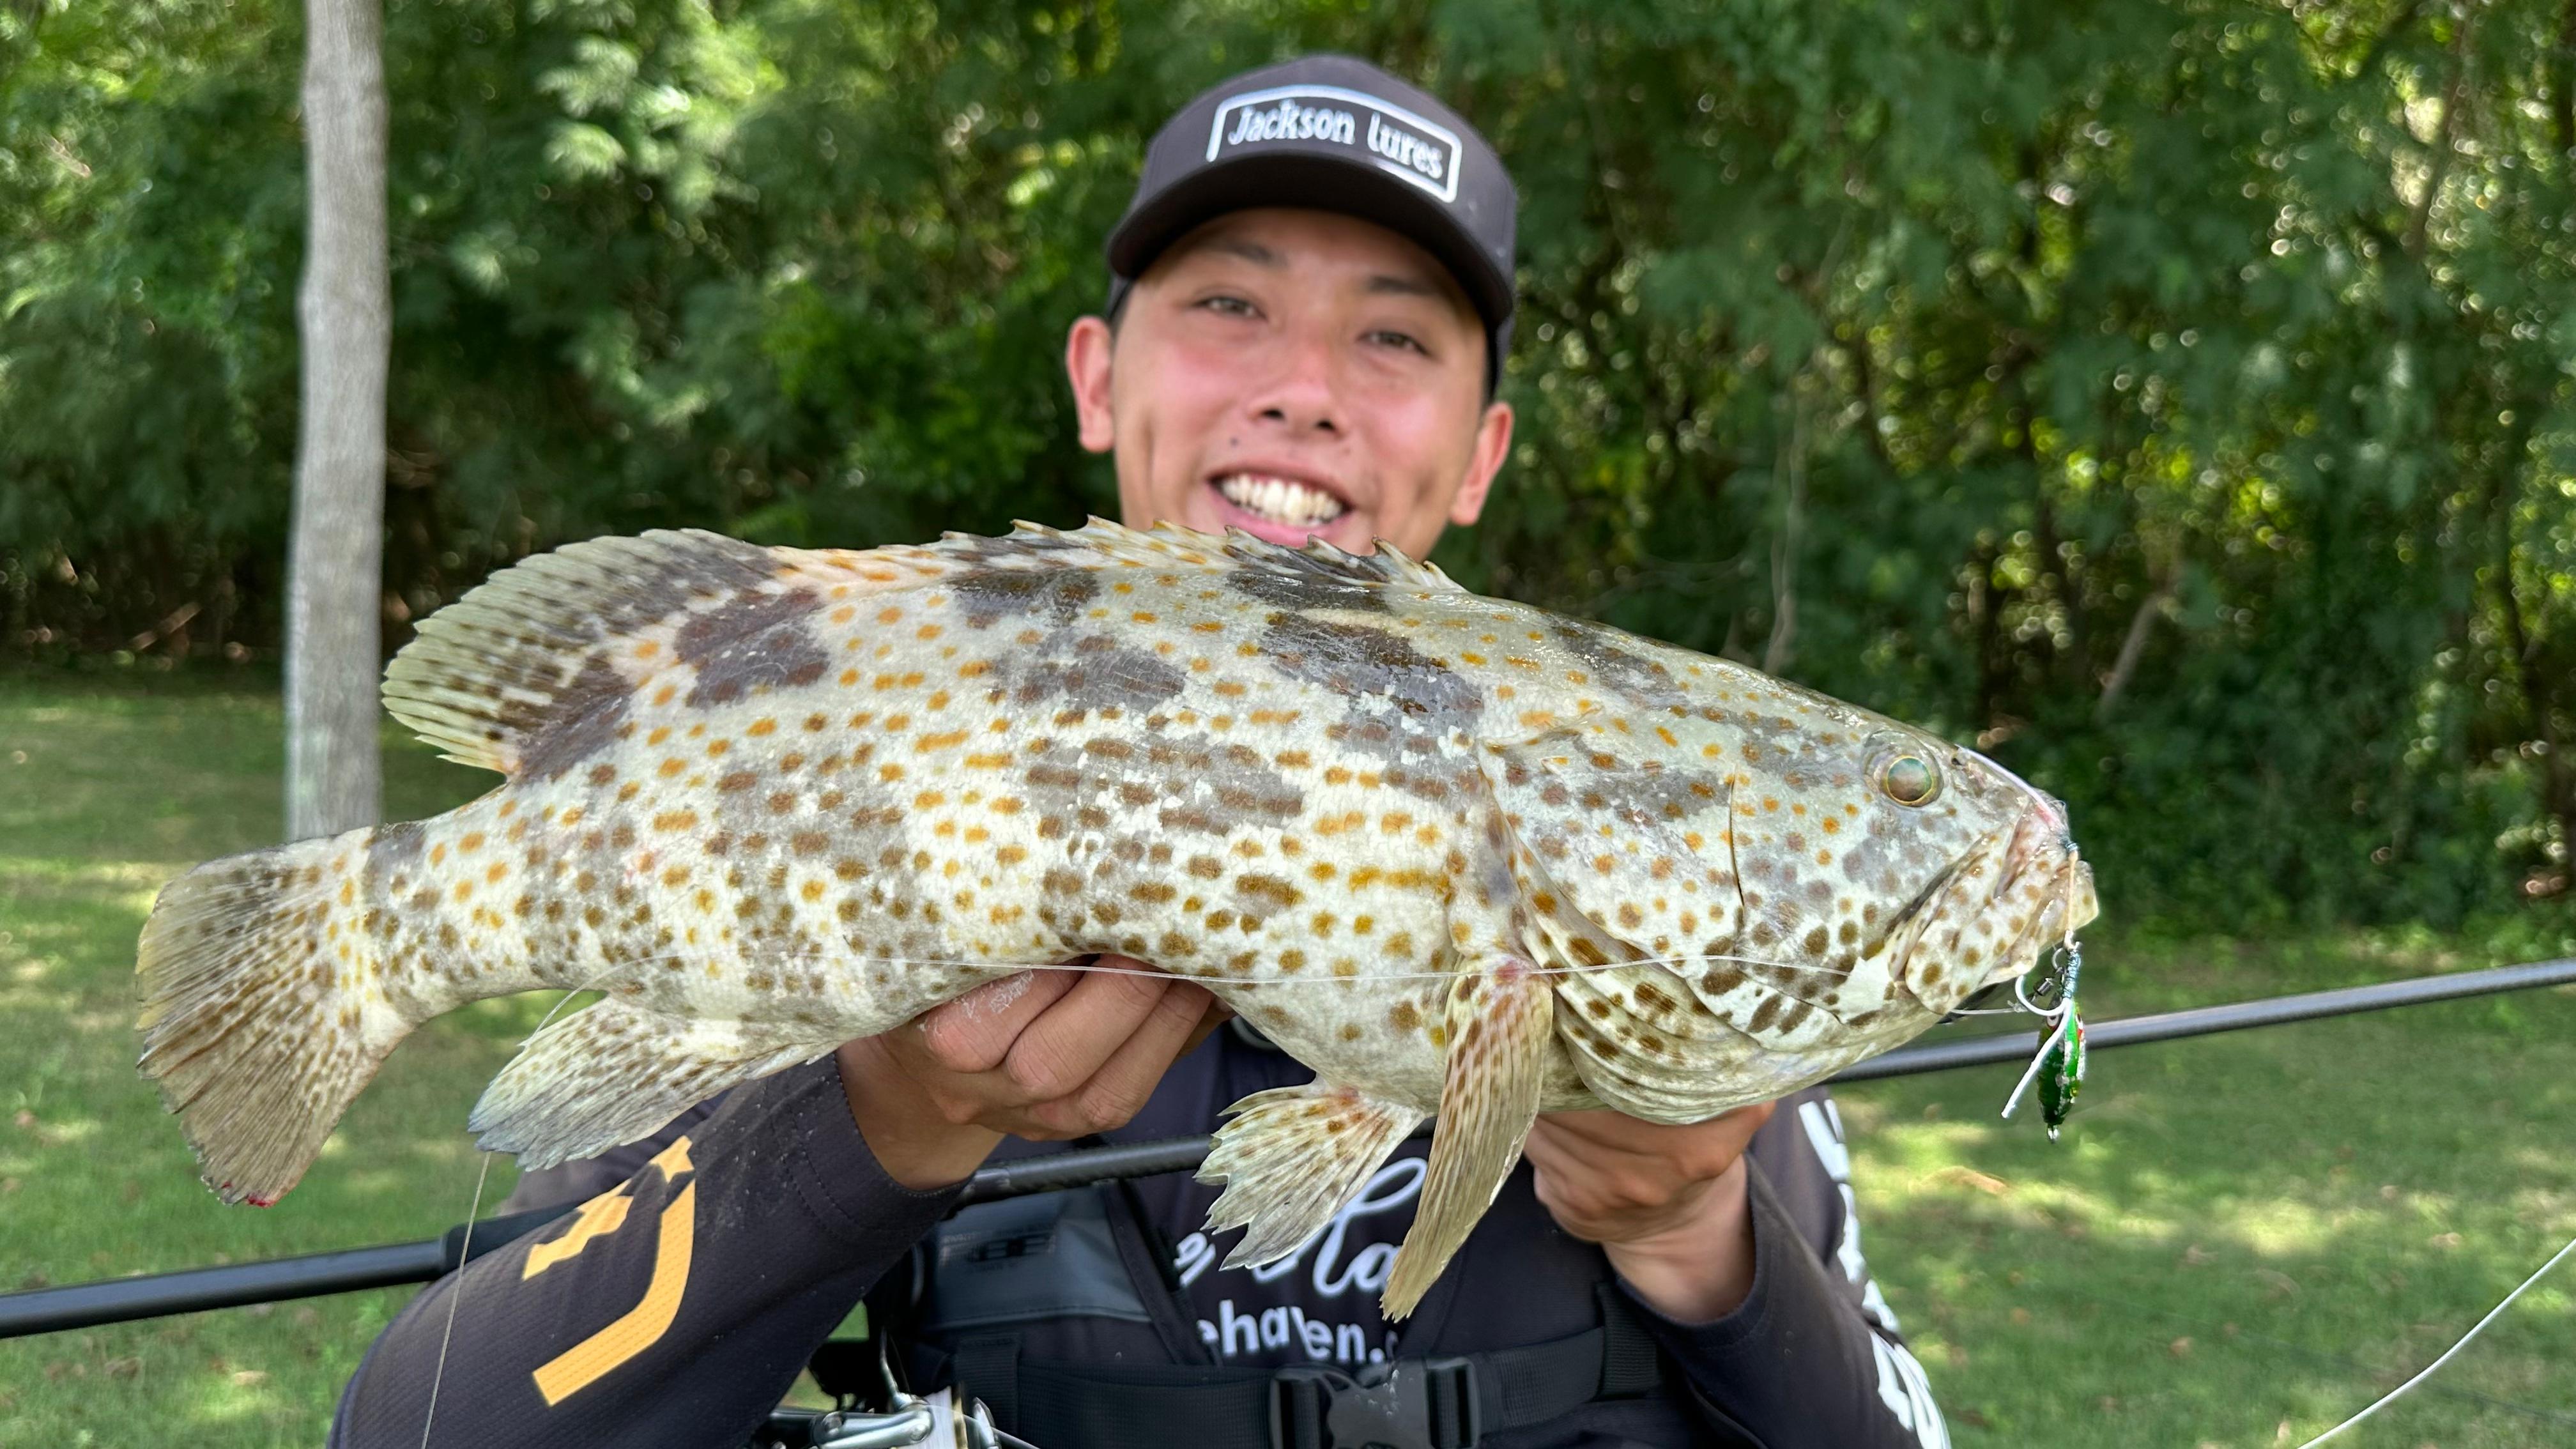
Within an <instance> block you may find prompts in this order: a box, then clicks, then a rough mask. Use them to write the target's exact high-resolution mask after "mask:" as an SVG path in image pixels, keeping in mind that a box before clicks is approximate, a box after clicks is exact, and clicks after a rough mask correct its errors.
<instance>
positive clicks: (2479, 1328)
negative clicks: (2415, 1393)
mask: <svg viewBox="0 0 2576 1449" xmlns="http://www.w3.org/2000/svg"><path fill="white" fill-rule="evenodd" d="M2570 1253H2576V1238H2571V1239H2569V1240H2568V1243H2567V1246H2566V1247H2563V1248H2561V1249H2559V1250H2558V1251H2557V1252H2555V1253H2553V1254H2551V1255H2550V1258H2549V1261H2548V1262H2546V1263H2543V1264H2541V1265H2540V1267H2539V1268H2538V1269H2536V1270H2534V1271H2533V1273H2532V1275H2531V1276H2530V1277H2528V1278H2525V1279H2523V1280H2522V1286H2521V1287H2518V1288H2516V1289H2514V1290H2513V1291H2512V1292H2510V1293H2508V1294H2506V1295H2504V1301H2503V1302H2501V1303H2498V1304H2497V1305H2496V1306H2495V1307H2493V1308H2490V1309H2488V1310H2487V1316H2486V1317H2484V1318H2481V1319H2479V1320H2478V1321H2477V1323H2476V1324H2475V1325H2474V1326H2472V1327H2471V1328H2470V1329H2469V1331H2468V1332H2466V1333H2464V1334H2461V1335H2460V1341H2459V1342H2457V1343H2454V1344H2452V1345H2451V1346H2450V1347H2449V1348H2446V1349H2444V1350H2442V1356H2441V1357H2440V1358H2437V1359H2435V1360H2433V1361H2432V1362H2431V1363H2428V1364H2426V1365H2424V1367H2423V1368H2422V1369H2420V1370H2418V1371H2417V1373H2416V1375H2415V1376H2414V1377H2413V1378H2411V1379H2408V1380H2407V1381H2406V1382H2404V1383H2402V1384H2399V1385H2398V1386H2397V1387H2395V1388H2393V1389H2390V1390H2389V1391H2388V1392H2387V1393H2385V1394H2382V1395H2380V1396H2379V1398H2378V1400H2377V1401H2375V1402H2373V1403H2372V1404H2371V1406H2370V1407H2369V1408H2366V1409H2364V1410H2362V1411H2361V1412H2360V1413H2358V1414H2355V1415H2353V1416H2352V1417H2351V1418H2349V1419H2346V1420H2344V1421H2343V1422H2342V1423H2340V1424H2337V1425H2335V1426H2334V1427H2333V1428H2331V1429H2328V1430H2327V1431H2325V1432H2324V1433H2322V1434H2319V1435H2318V1436H2317V1437H2315V1438H2313V1439H2310V1440H2309V1441H2308V1442H2307V1443H2305V1444H2302V1445H2300V1446H2299V1449H2316V1446H2318V1445H2319V1444H2323V1443H2324V1442H2326V1441H2327V1440H2328V1439H2331V1438H2333V1437H2335V1436H2336V1435H2338V1434H2340V1433H2342V1432H2343V1431H2344V1430H2346V1429H2349V1428H2351V1427H2352V1426H2354V1425H2355V1424H2358V1423H2360V1422H2361V1421H2362V1420H2364V1419H2367V1418H2369V1417H2370V1416H2371V1415H2373V1414H2376V1413H2378V1412H2379V1411H2380V1410H2382V1409H2384V1408H2386V1407H2388V1406H2389V1405H2390V1404H2393V1403H2395V1402H2397V1400H2398V1399H2400V1398H2402V1397H2404V1396H2405V1395H2406V1393H2407V1392H2408V1391H2409V1390H2411V1389H2413V1388H2414V1387H2415V1386H2416V1385H2418V1384H2420V1383H2422V1382H2424V1381H2425V1380H2426V1379H2429V1378H2431V1377H2432V1376H2433V1374H2434V1372H2435V1371H2436V1370H2438V1369H2439V1368H2441V1366H2442V1365H2444V1364H2446V1363H2449V1362H2450V1361H2451V1360H2452V1358H2453V1357H2455V1356H2456V1355H2458V1353H2459V1351H2460V1350H2461V1349H2464V1348H2466V1347H2468V1346H2469V1340H2471V1339H2473V1338H2475V1337H2477V1336H2478V1335H2479V1334H2481V1333H2484V1332H2485V1331H2486V1327H2487V1325H2488V1324H2490V1323H2493V1322H2495V1321H2496V1319H2498V1318H2499V1317H2502V1316H2503V1314H2504V1311H2505V1310H2506V1309H2508V1308H2511V1307H2512V1306H2513V1300H2515V1299H2517V1298H2520V1297H2521V1296H2522V1295H2523V1294H2524V1293H2525V1292H2526V1291H2528V1290H2529V1289H2530V1287H2531V1285H2532V1284H2534V1283H2537V1282H2539V1281H2540V1280H2541V1279H2542V1278H2545V1277H2547V1276H2548V1275H2549V1270H2550V1269H2552V1268H2555V1267H2557V1266H2558V1264H2559V1261H2560V1260H2561V1259H2564V1258H2565V1257H2566V1256H2567V1255H2568V1254H2570Z"/></svg>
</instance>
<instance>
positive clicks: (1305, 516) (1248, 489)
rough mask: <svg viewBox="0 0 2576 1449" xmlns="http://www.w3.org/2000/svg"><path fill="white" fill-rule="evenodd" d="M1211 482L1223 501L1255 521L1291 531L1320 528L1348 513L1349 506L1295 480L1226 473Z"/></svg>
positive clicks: (1268, 475) (1312, 486) (1263, 475)
mask: <svg viewBox="0 0 2576 1449" xmlns="http://www.w3.org/2000/svg"><path fill="white" fill-rule="evenodd" d="M1214 483H1215V487H1216V491H1217V492H1218V494H1219V495H1221V496H1222V497H1223V498H1224V499H1225V501H1226V502H1228V503H1231V504H1233V505H1234V506H1235V507H1237V508H1240V509H1242V510H1243V511H1244V512H1246V513H1249V514H1251V515H1253V516H1254V517H1256V518H1260V519H1264V520H1267V521H1268V522H1271V523H1280V524H1286V525H1287V526H1289V527H1291V528H1320V527H1322V526H1324V525H1325V524H1328V523H1331V522H1332V521H1333V520H1334V519H1337V518H1339V517H1341V516H1342V515H1343V514H1345V513H1348V512H1350V505H1349V504H1346V503H1344V502H1343V501H1342V500H1340V499H1338V498H1335V497H1334V496H1333V495H1332V494H1330V493H1327V492H1325V491H1324V490H1323V489H1321V488H1317V487H1315V486H1314V485H1312V484H1309V483H1301V482H1299V481H1297V480H1296V479H1294V478H1280V477H1274V476H1272V475H1270V474H1266V473H1229V474H1226V475H1224V476H1222V477H1220V478H1217V479H1215V480H1214Z"/></svg>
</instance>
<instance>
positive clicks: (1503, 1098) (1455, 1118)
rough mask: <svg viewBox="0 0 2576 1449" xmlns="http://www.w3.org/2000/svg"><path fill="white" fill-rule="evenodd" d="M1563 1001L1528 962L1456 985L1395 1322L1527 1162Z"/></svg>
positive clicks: (1392, 1283)
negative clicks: (1558, 1004) (1445, 1063)
mask: <svg viewBox="0 0 2576 1449" xmlns="http://www.w3.org/2000/svg"><path fill="white" fill-rule="evenodd" d="M1555 1001H1556V994H1555V992H1553V991H1552V990H1550V989H1549V985H1548V978H1547V977H1546V976H1545V975H1544V974H1542V973H1541V972H1540V971H1539V970H1538V969H1537V968H1536V967H1534V966H1531V965H1529V964H1528V963H1526V962H1518V961H1512V962H1505V963H1503V964H1501V965H1499V966H1496V967H1493V968H1491V969H1487V970H1483V971H1477V972H1473V973H1462V974H1461V975H1460V976H1459V977H1458V978H1457V980H1456V981H1455V982H1454V983H1453V984H1452V985H1451V986H1450V988H1449V1010H1448V1025H1447V1031H1448V1048H1449V1067H1448V1074H1447V1076H1446V1077H1444V1078H1443V1079H1442V1081H1441V1086H1440V1118H1439V1121H1438V1123H1437V1125H1435V1126H1434V1127H1433V1128H1432V1133H1431V1163H1430V1170H1429V1171H1428V1172H1427V1173H1425V1174H1424V1176H1423V1179H1422V1202H1421V1206H1420V1207H1418V1208H1416V1209H1415V1210H1414V1215H1413V1227H1412V1228H1411V1229H1410V1230H1409V1231H1407V1232H1406V1233H1405V1235H1404V1246H1403V1247H1402V1248H1401V1249H1399V1250H1398V1251H1397V1252H1396V1255H1395V1264H1394V1267H1393V1268H1392V1269H1391V1270H1390V1271H1389V1272H1388V1274H1387V1279H1386V1296H1385V1299H1384V1301H1383V1304H1382V1306H1383V1307H1384V1309H1385V1312H1386V1316H1387V1318H1388V1319H1389V1320H1390V1321H1392V1320H1396V1319H1402V1318H1408V1317H1411V1316H1412V1313H1413V1310H1414V1309H1415V1308H1416V1307H1417V1306H1419V1305H1420V1304H1421V1302H1422V1295H1423V1294H1425V1293H1428V1292H1430V1291H1431V1284H1432V1282H1433V1281H1434V1280H1435V1279H1437V1278H1438V1277H1439V1276H1440V1270H1441V1269H1443V1268H1445V1267H1447V1266H1448V1265H1449V1260H1450V1258H1451V1257H1453V1256H1455V1255H1456V1253H1457V1251H1458V1249H1459V1246H1460V1245H1461V1244H1463V1243H1465V1242H1466V1241H1467V1234H1468V1232H1469V1231H1471V1230H1472V1229H1473V1228H1474V1227H1475V1226H1476V1220H1477V1219H1479V1218H1481V1217H1483V1216H1484V1215H1485V1209H1486V1208H1488V1207H1491V1206H1493V1202H1494V1194H1495V1193H1497V1192H1500V1191H1501V1190H1502V1187H1503V1179H1505V1178H1507V1177H1509V1176H1511V1171H1512V1168H1513V1166H1514V1165H1515V1164H1517V1163H1518V1162H1519V1161H1520V1160H1521V1144H1522V1143H1523V1142H1525V1141H1526V1140H1528V1138H1529V1130H1530V1124H1531V1123H1533V1122H1536V1121H1537V1120H1538V1104H1539V1094H1540V1089H1541V1088H1542V1087H1543V1086H1544V1085H1545V1082H1546V1077H1547V1052H1548V1044H1549V1042H1550V1041H1551V1040H1552V1039H1553V1038H1554V1035H1555V1030H1556V1008H1555Z"/></svg>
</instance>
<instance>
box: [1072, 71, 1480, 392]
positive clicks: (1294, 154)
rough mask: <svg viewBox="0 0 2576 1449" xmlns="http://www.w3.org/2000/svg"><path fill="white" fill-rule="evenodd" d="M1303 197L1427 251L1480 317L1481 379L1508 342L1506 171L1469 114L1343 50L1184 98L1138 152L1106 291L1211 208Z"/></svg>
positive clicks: (1116, 297)
mask: <svg viewBox="0 0 2576 1449" xmlns="http://www.w3.org/2000/svg"><path fill="white" fill-rule="evenodd" d="M1256 206H1300V207H1312V208H1315V209H1317V210H1320V211H1337V212H1341V213H1343V214H1345V215H1348V216H1356V217H1359V218H1360V219H1362V220H1364V221H1373V222H1376V223H1377V224H1378V225H1380V226H1382V227H1385V228H1386V229H1387V230H1389V231H1392V232H1395V233H1397V234H1398V235H1400V236H1403V237H1406V238H1408V239H1409V240H1411V241H1413V242H1414V243H1415V244H1416V245H1418V246H1420V247H1421V248H1422V249H1423V250H1424V251H1427V252H1429V253H1431V255H1432V256H1433V257H1434V258H1436V259H1437V260H1438V261H1439V262H1440V263H1441V265H1443V266H1445V267H1447V268H1448V269H1449V272H1450V274H1451V275H1452V276H1454V277H1456V278H1457V279H1458V285H1459V287H1460V289H1461V290H1463V291H1464V292H1465V293H1466V294H1467V300H1468V301H1469V302H1470V303H1472V304H1473V305H1474V306H1475V308H1476V312H1477V315H1478V316H1480V317H1482V318H1483V319H1484V322H1485V349H1486V351H1485V366H1486V373H1485V381H1486V385H1487V386H1488V387H1489V388H1490V387H1492V386H1493V385H1494V384H1495V383H1496V382H1498V381H1499V380H1500V379H1501V377H1502V370H1503V355H1504V354H1505V353H1506V352H1507V351H1509V350H1510V347H1511V340H1512V257H1513V246H1512V228H1513V224H1514V218H1515V215H1516V213H1517V211H1518V209H1519V198H1518V195H1517V194H1516V193H1515V192H1514V191H1513V189H1512V178H1511V175H1510V173H1508V172H1506V171H1505V170H1504V169H1503V161H1502V158H1501V157H1500V156H1497V155H1495V154H1494V148H1493V146H1492V145H1491V144H1489V143H1488V142H1487V141H1486V140H1485V138H1484V137H1483V136H1481V135H1478V134H1477V132H1476V128H1475V127H1473V126H1471V125H1469V124H1467V121H1466V118H1465V117H1463V116H1460V115H1459V114H1458V113H1457V112H1456V111H1453V110H1451V109H1449V108H1448V107H1447V106H1445V105H1443V104H1441V103H1440V101H1439V100H1438V99H1437V98H1436V97H1434V96H1432V95H1431V94H1430V93H1429V92H1427V91H1424V90H1422V89H1420V88H1418V87H1416V86H1411V85H1407V84H1406V83H1405V82H1403V81H1400V80H1398V79H1396V78H1395V77H1394V76H1391V75H1389V74H1387V73H1386V72H1385V71H1383V70H1380V69H1378V68H1377V67H1376V66H1373V65H1371V64H1369V63H1368V62H1367V61H1364V60H1359V59H1356V58H1354V57H1352V56H1347V55H1308V56H1300V57H1298V58H1297V59H1295V60H1291V61H1286V62H1284V63H1282V64H1279V65H1274V66H1268V67H1265V68H1263V69H1261V70H1255V71H1246V72H1245V73H1243V74H1242V75H1239V76H1236V77H1234V78H1233V79H1232V80H1229V81H1226V82H1225V83H1224V84H1222V85H1219V86H1217V87H1215V88H1214V89H1212V90H1208V91H1204V92H1202V93H1200V95H1199V96H1198V98H1197V99H1195V100H1193V101H1191V102H1190V103H1189V104H1188V105H1186V106H1183V107H1181V109H1180V110H1179V112H1177V113H1176V114H1174V115H1173V117H1172V119H1171V120H1169V121H1167V122H1165V123H1164V124H1163V129H1162V130H1160V131H1158V132H1156V133H1155V134H1154V140H1153V143H1152V144H1151V145H1149V146H1147V147H1146V149H1145V174H1144V176H1143V177H1142V178H1141V179H1139V180H1138V182H1137V184H1136V195H1135V197H1134V199H1132V200H1130V201H1129V202H1128V203H1127V214H1126V215H1125V216H1124V217H1122V218H1120V220H1119V222H1118V225H1117V226H1116V227H1115V228H1114V229H1112V230H1111V231H1110V233H1109V248H1108V251H1109V300H1108V303H1107V307H1106V310H1107V311H1108V312H1109V314H1110V315H1112V316H1115V315H1116V314H1117V311H1118V307H1119V304H1120V303H1122V302H1124V301H1125V300H1126V297H1127V291H1128V289H1129V288H1130V287H1132V286H1134V285H1135V282H1136V279H1137V278H1138V277H1141V276H1143V275H1144V274H1145V269H1146V268H1148V267H1150V266H1152V265H1153V264H1154V259H1155V258H1156V257H1159V256H1161V255H1162V254H1163V251H1164V249H1165V248H1167V247H1169V246H1171V244H1172V243H1174V242H1176V241H1179V240H1180V239H1181V238H1182V237H1184V236H1186V235H1188V234H1189V232H1190V230H1191V229H1192V228H1194V227H1196V226H1198V225H1199V224H1200V223H1201V222H1204V221H1207V220H1209V219H1210V218H1212V217H1217V216H1222V215H1224V214H1225V213H1227V212H1229V211H1242V210H1245V209H1246V208H1249V207H1256Z"/></svg>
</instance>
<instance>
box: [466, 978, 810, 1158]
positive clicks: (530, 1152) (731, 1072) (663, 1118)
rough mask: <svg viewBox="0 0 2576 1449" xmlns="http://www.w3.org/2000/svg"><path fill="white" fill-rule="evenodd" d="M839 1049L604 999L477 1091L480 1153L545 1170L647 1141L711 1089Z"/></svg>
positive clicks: (547, 1034) (533, 1044)
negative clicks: (512, 1157) (509, 1155)
mask: <svg viewBox="0 0 2576 1449" xmlns="http://www.w3.org/2000/svg"><path fill="white" fill-rule="evenodd" d="M836 1044H837V1043H835V1042H832V1041H822V1042H816V1041H813V1040H810V1039H799V1038H791V1037H788V1036H786V1035H784V1034H781V1033H776V1032H774V1031H772V1030H771V1029H768V1028H764V1027H760V1026H755V1025H750V1024H746V1023H740V1022H729V1021H686V1020H682V1019H680V1018H678V1017H672V1016H663V1015H660V1014H658V1013H655V1012H650V1011H645V1010H642V1009H640V1008H637V1007H633V1006H629V1005H627V1004H626V1003H624V1002H621V1001H614V1000H611V1001H602V1002H599V1003H597V1004H596V1005H593V1006H591V1007H589V1008H587V1009H585V1010H582V1011H579V1012H576V1013H574V1014H573V1015H571V1016H568V1017H565V1018H564V1019H563V1020H561V1021H558V1022H556V1023H554V1024H553V1025H551V1026H549V1027H547V1028H546V1029H545V1030H543V1031H540V1032H538V1033H537V1034H536V1035H535V1036H533V1037H530V1038H529V1039H528V1043H527V1045H525V1046H524V1047H521V1048H520V1049H519V1054H518V1055H517V1056H516V1057H513V1058H511V1060H510V1064H509V1065H508V1066H506V1067H503V1068H502V1069H501V1075H499V1076H497V1077H495V1078H493V1079H492V1085H491V1086H489V1087H486V1088H484V1090H483V1098H482V1100H481V1101H479V1102H476V1103H475V1104H474V1115H473V1118H472V1119H471V1125H472V1127H473V1129H474V1132H475V1134H476V1136H477V1138H478V1139H479V1141H480V1142H481V1144H482V1146H483V1147H484V1149H485V1150H486V1151H492V1152H515V1153H517V1154H518V1155H519V1166H520V1168H521V1169H522V1170H529V1169H534V1168H541V1167H552V1166H554V1165H555V1164H557V1163H561V1162H569V1161H571V1160H572V1159H574V1158H577V1157H595V1156H597V1155H598V1154H600V1153H602V1152H605V1151H607V1150H608V1149H609V1148H611V1147H615V1146H617V1145H619V1144H620V1143H625V1142H633V1141H635V1140H637V1139H638V1138H642V1137H645V1136H649V1135H650V1134H651V1133H652V1132H653V1131H654V1130H655V1129H656V1128H659V1127H661V1126H662V1125H663V1124H665V1123H667V1122H669V1121H670V1120H671V1119H672V1118H674V1117H677V1116H679V1115H680V1114H681V1113H682V1112H685V1111H687V1110H688V1109H689V1108H691V1107H694V1106H696V1105H697V1104H698V1103H700V1102H703V1101H705V1100H706V1099H708V1098H709V1097H712V1096H714V1095H715V1094H717V1093H718V1092H721V1091H724V1090H726V1089H727V1088H730V1087H736V1086H739V1085H741V1084H742V1083H744V1082H748V1081H750V1080H752V1079H753V1078H755V1077H764V1076H767V1075H768V1074H770V1073H771V1072H775V1071H779V1070H781V1069H783V1068H786V1067H792V1066H794V1065H796V1064H797V1063H799V1062H803V1061H808V1060H811V1059H812V1058H814V1057H818V1056H821V1055H822V1054H823V1053H825V1052H827V1051H830V1050H831V1049H832V1048H833V1046H835V1045H836Z"/></svg>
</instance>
